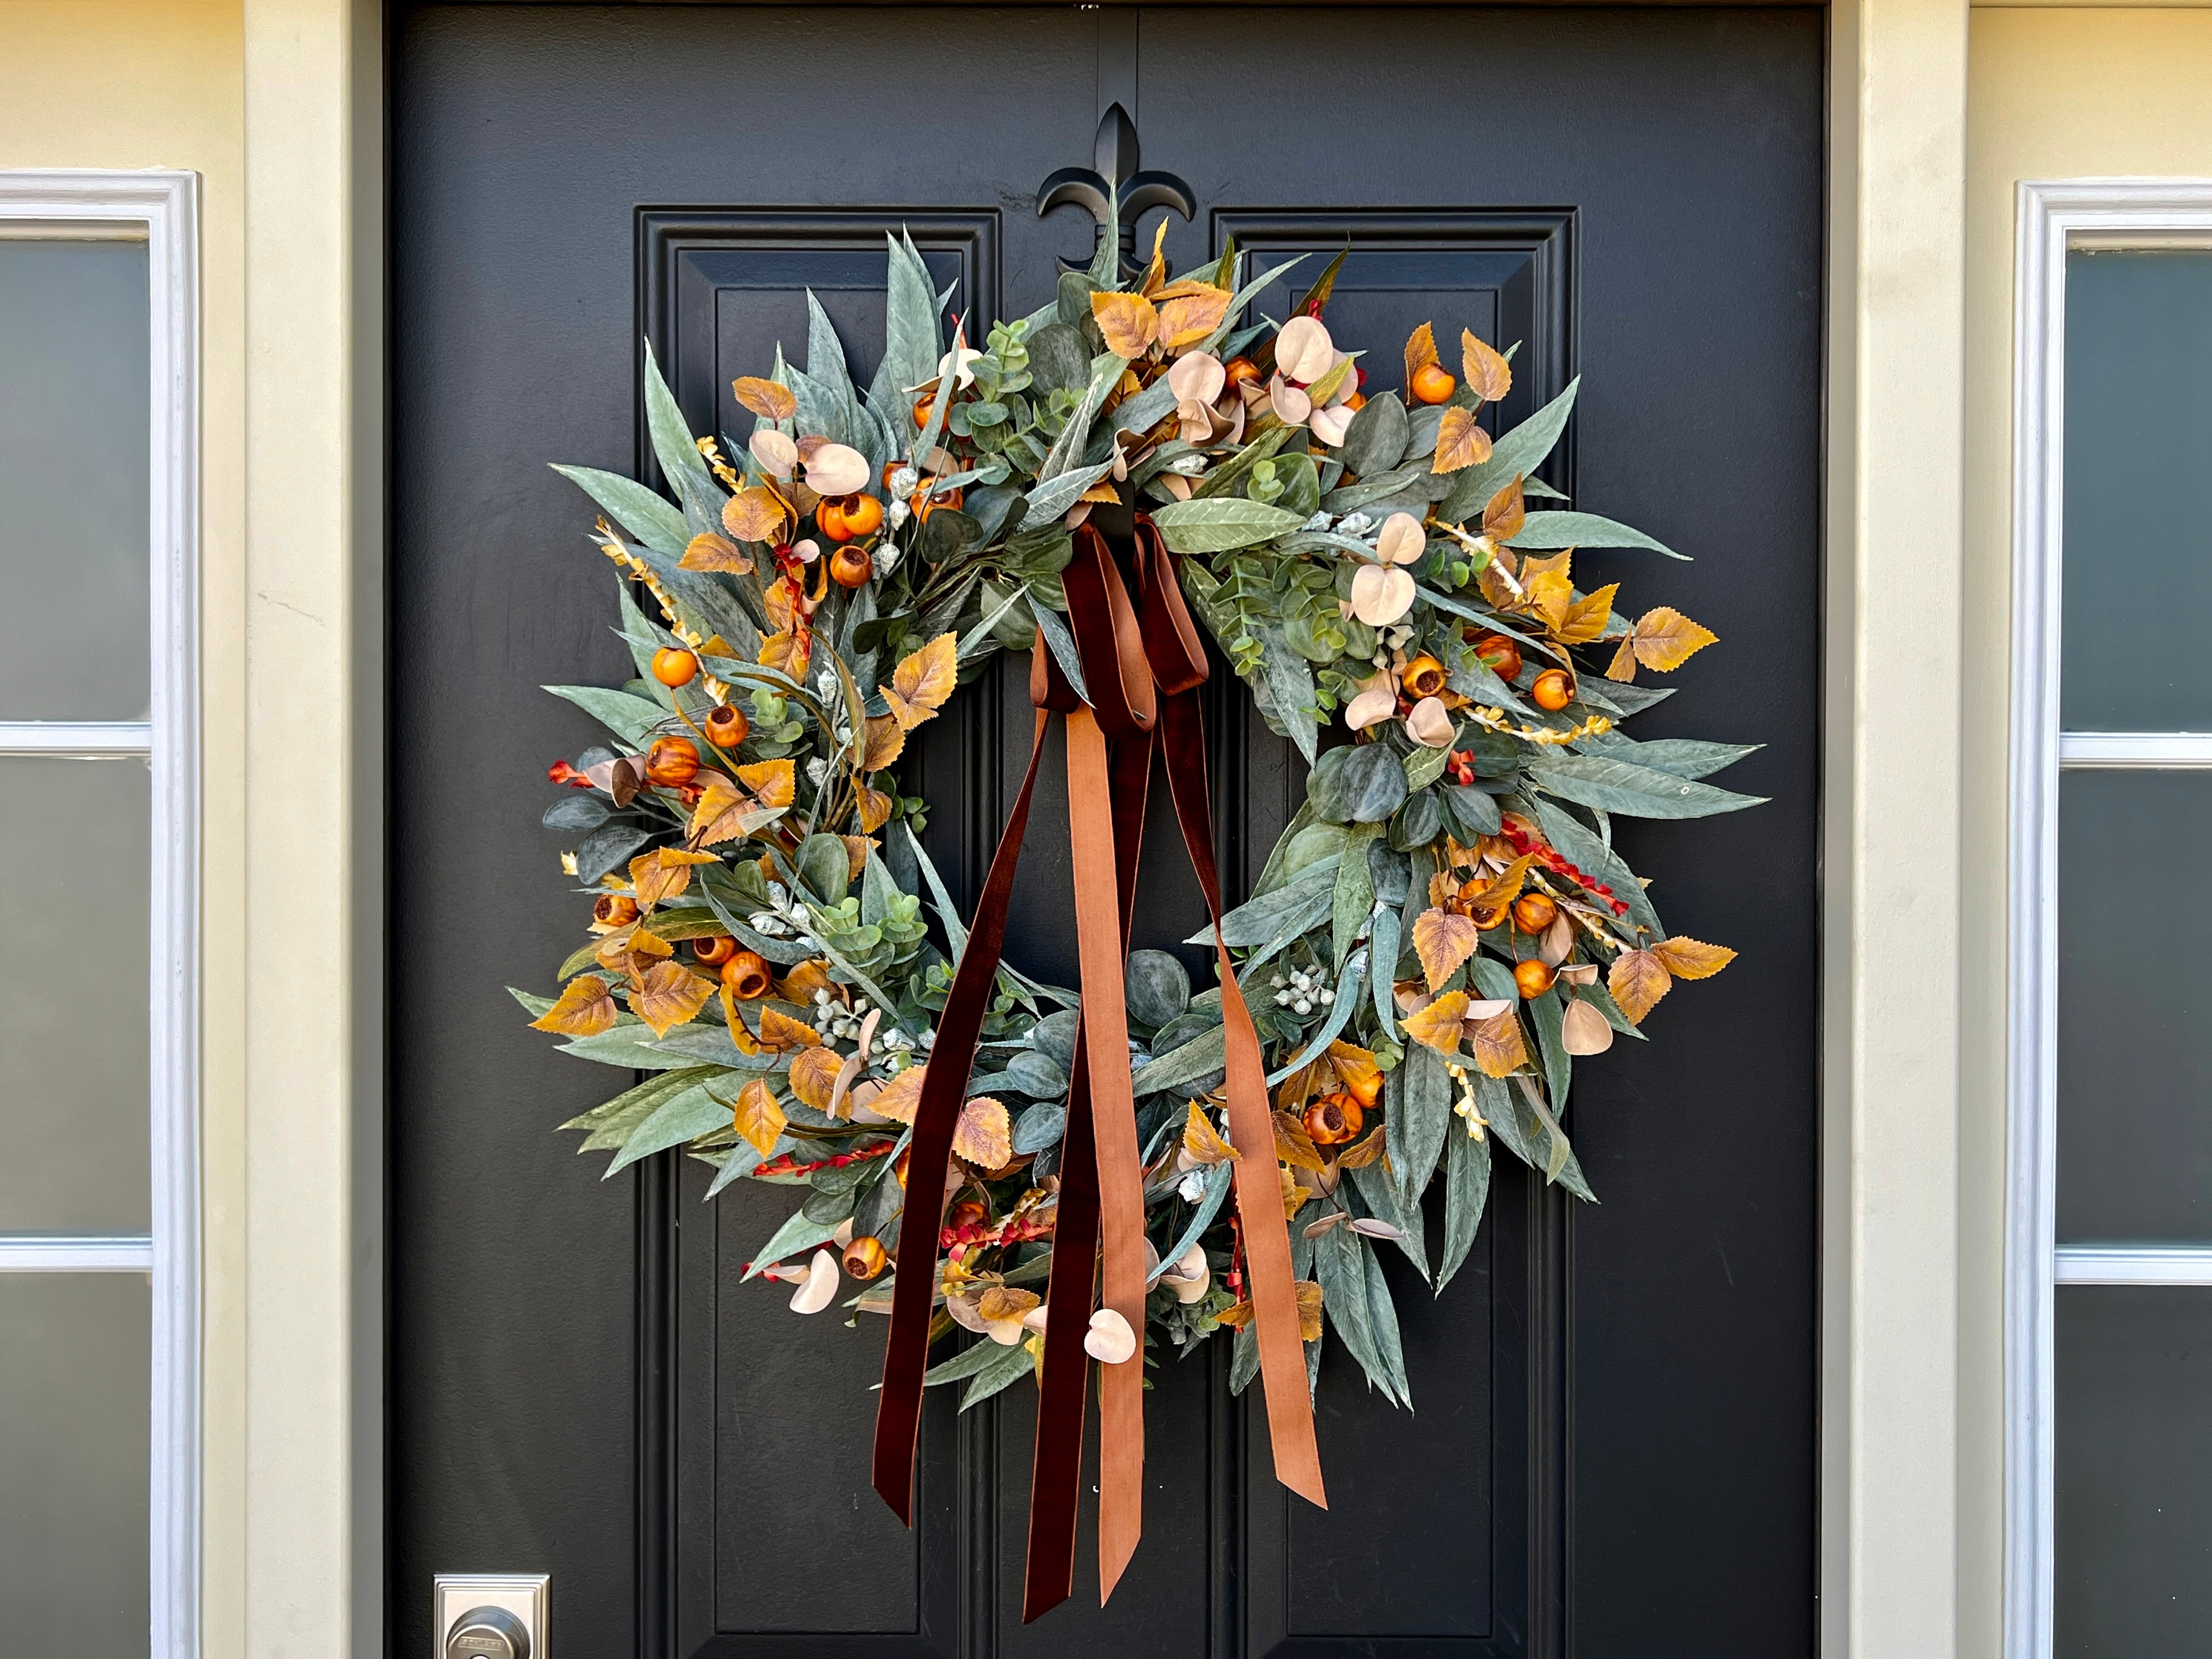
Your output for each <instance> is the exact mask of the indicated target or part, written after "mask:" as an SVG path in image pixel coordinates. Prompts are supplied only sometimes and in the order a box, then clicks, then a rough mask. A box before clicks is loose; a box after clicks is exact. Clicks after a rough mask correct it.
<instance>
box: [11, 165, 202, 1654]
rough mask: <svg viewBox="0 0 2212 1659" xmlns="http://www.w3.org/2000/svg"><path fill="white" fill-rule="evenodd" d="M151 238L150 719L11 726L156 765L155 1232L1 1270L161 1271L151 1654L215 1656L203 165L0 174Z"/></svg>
mask: <svg viewBox="0 0 2212 1659" xmlns="http://www.w3.org/2000/svg"><path fill="white" fill-rule="evenodd" d="M56 234H58V235H62V236H69V235H73V234H74V235H100V234H107V235H123V236H129V237H132V238H134V239H135V238H137V237H141V236H143V238H144V239H145V241H146V245H147V277H148V289H149V296H150V300H151V311H152V315H151V319H150V322H151V334H150V345H151V368H152V371H153V372H152V377H151V378H152V386H153V407H152V410H151V417H152V418H151V422H150V426H151V430H150V439H151V441H150V444H149V465H150V467H151V472H150V479H151V485H152V488H151V491H150V495H151V500H152V513H151V515H150V524H149V543H148V546H149V550H150V556H151V560H152V563H151V571H150V574H151V592H150V598H151V600H152V604H151V606H150V609H151V611H152V639H151V641H150V653H151V654H150V658H149V660H150V662H151V664H152V670H153V673H152V710H151V713H152V718H151V720H149V721H147V722H146V723H145V724H143V726H123V725H110V726H86V725H78V724H74V723H69V722H24V723H15V724H8V725H4V726H0V753H4V754H46V755H79V756H91V755H99V756H109V755H123V754H138V753H148V752H149V751H150V753H151V756H152V762H153V766H152V769H153V819H154V821H153V847H154V869H153V913H152V915H151V916H150V917H149V924H150V927H151V934H150V941H149V943H150V946H151V957H152V980H151V984H150V985H149V1013H150V1017H151V1034H152V1053H151V1056H150V1058H151V1069H150V1080H151V1085H152V1087H151V1110H152V1145H151V1152H152V1171H153V1194H152V1200H153V1203H152V1234H151V1237H150V1238H141V1239H113V1238H84V1239H15V1240H11V1241H10V1242H9V1246H8V1247H7V1248H6V1249H0V1271H8V1270H10V1269H13V1270H16V1271H24V1272H33V1271H35V1272H55V1271H76V1272H108V1273H115V1272H138V1273H145V1272H150V1273H151V1275H152V1283H153V1362H154V1363H153V1379H152V1382H153V1422H152V1425H151V1426H152V1435H151V1444H152V1453H153V1456H152V1468H151V1471H150V1482H151V1484H150V1487H149V1498H150V1509H149V1515H150V1518H151V1528H150V1532H151V1536H150V1538H149V1560H150V1564H151V1608H152V1625H153V1629H152V1654H153V1659H197V1655H198V1654H199V1651H200V1633H199V1626H200V1617H199V1609H200V1583H199V1578H200V1445H201V1435H200V1070H199V1049H200V1009H199V989H198V987H199V891H200V884H199V824H200V766H199V564H200V559H199V553H200V396H199V357H200V353H199V325H200V298H199V177H198V175H197V173H178V172H153V171H149V172H106V171H94V170H89V169H85V170H70V171H59V170H56V171H44V170H40V171H6V172H0V236H44V235H56Z"/></svg>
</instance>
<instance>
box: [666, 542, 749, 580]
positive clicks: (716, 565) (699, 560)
mask: <svg viewBox="0 0 2212 1659" xmlns="http://www.w3.org/2000/svg"><path fill="white" fill-rule="evenodd" d="M677 564H678V566H680V567H681V568H684V569H685V570H726V571H728V572H730V574H732V575H736V576H745V575H750V574H752V568H753V560H752V555H751V554H750V553H748V552H746V551H745V550H744V549H743V548H741V547H739V546H738V544H736V543H735V542H733V541H732V540H731V539H730V538H728V537H726V536H717V535H715V534H714V532H712V531H705V532H701V533H700V534H698V535H696V536H694V537H693V538H691V539H690V542H688V543H687V544H685V545H684V556H683V557H682V558H680V559H678V561H677Z"/></svg>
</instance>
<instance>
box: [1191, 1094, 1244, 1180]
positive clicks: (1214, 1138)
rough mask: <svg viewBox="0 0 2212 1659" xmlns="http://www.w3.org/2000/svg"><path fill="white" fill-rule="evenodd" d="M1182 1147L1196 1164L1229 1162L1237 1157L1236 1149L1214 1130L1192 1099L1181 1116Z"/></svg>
mask: <svg viewBox="0 0 2212 1659" xmlns="http://www.w3.org/2000/svg"><path fill="white" fill-rule="evenodd" d="M1182 1149H1183V1151H1185V1152H1188V1153H1189V1154H1190V1156H1191V1158H1192V1161H1193V1162H1194V1163H1198V1164H1230V1163H1233V1162H1235V1160H1236V1158H1237V1149H1236V1148H1235V1147H1234V1146H1231V1145H1230V1144H1229V1143H1228V1142H1227V1141H1225V1140H1224V1139H1222V1138H1221V1136H1220V1135H1219V1133H1217V1132H1216V1131H1215V1129H1214V1127H1213V1125H1212V1123H1211V1122H1209V1121H1207V1119H1206V1114H1205V1113H1204V1112H1203V1111H1201V1110H1200V1109H1199V1104H1198V1103H1197V1102H1196V1101H1192V1102H1191V1103H1190V1110H1189V1112H1188V1114H1187V1115H1185V1116H1184V1118H1183V1125H1182Z"/></svg>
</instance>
